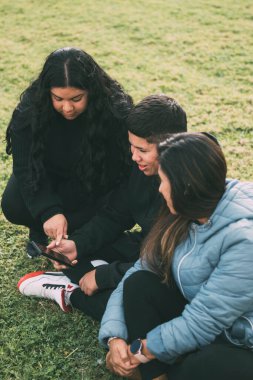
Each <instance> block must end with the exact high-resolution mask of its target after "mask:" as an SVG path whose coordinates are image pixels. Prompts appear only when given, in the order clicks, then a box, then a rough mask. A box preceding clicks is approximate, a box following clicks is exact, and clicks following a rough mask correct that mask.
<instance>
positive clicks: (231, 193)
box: [99, 180, 253, 363]
mask: <svg viewBox="0 0 253 380" xmlns="http://www.w3.org/2000/svg"><path fill="white" fill-rule="evenodd" d="M143 269H144V270H148V268H147V267H146V265H145V263H144V262H141V261H140V260H138V261H137V262H136V264H135V265H134V267H132V268H131V269H130V270H129V271H128V272H127V273H126V275H125V276H124V278H123V280H122V281H121V283H120V284H119V285H118V287H117V289H116V290H115V291H114V292H113V294H112V296H111V298H110V300H109V302H108V305H107V308H106V311H105V314H104V316H103V319H102V322H101V328H100V332H99V340H100V342H101V343H102V344H104V345H105V342H106V339H107V338H108V337H112V336H117V337H120V338H123V339H125V340H127V338H128V334H127V327H126V324H125V320H124V311H123V303H122V292H123V282H124V280H125V279H126V278H127V277H128V276H130V275H131V274H132V273H133V272H135V271H138V270H143ZM172 271H173V275H174V278H175V281H176V283H177V286H178V288H179V289H180V290H181V292H182V294H183V295H184V297H185V298H186V299H187V300H188V301H189V304H187V305H186V307H185V309H184V311H183V313H182V315H181V316H180V317H177V318H175V319H173V320H171V321H168V322H166V323H163V324H161V325H159V326H157V327H156V328H154V329H153V330H151V331H150V332H149V333H148V334H147V347H148V349H149V350H150V352H151V353H152V354H154V355H155V356H156V357H157V359H159V360H161V361H163V362H167V363H173V362H174V361H175V359H176V358H178V357H179V356H180V355H182V354H184V353H187V352H190V351H194V350H196V349H197V348H200V347H202V346H206V345H208V344H209V343H211V342H212V341H214V339H215V338H216V337H217V336H218V335H219V334H221V333H223V334H225V335H226V337H227V339H228V340H229V341H230V342H232V343H234V344H236V345H239V346H244V347H248V348H253V183H249V182H239V181H237V180H231V181H227V184H226V191H225V193H224V195H223V197H222V199H221V200H220V202H219V203H218V205H217V207H216V209H215V211H214V213H213V214H212V216H211V217H210V219H209V220H208V222H207V223H206V224H203V225H198V224H195V223H192V224H191V226H190V229H189V234H188V237H187V239H186V240H185V241H183V242H182V243H181V244H180V245H179V246H178V247H177V248H176V250H175V252H174V257H173V262H172ZM168 302H170V300H169V299H168ZM143 318H148V316H145V315H143Z"/></svg>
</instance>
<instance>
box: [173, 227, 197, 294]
mask: <svg viewBox="0 0 253 380" xmlns="http://www.w3.org/2000/svg"><path fill="white" fill-rule="evenodd" d="M194 239H195V241H194V244H193V247H192V249H191V250H190V251H189V252H187V253H186V254H185V255H184V256H183V257H182V258H181V260H180V261H179V264H178V267H177V278H178V283H179V286H180V289H181V292H182V294H183V296H184V297H185V293H184V290H183V287H182V283H181V280H180V274H179V271H180V267H181V265H182V263H183V261H184V259H186V257H188V256H189V255H190V254H191V253H192V252H193V250H194V248H195V246H196V242H197V232H196V228H195V227H194ZM185 298H186V297H185Z"/></svg>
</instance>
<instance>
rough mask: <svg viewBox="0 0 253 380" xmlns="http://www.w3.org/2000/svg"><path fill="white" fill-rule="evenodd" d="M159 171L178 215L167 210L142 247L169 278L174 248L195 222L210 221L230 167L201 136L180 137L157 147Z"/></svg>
mask: <svg viewBox="0 0 253 380" xmlns="http://www.w3.org/2000/svg"><path fill="white" fill-rule="evenodd" d="M158 152H159V161H160V169H161V171H162V172H163V173H164V174H165V175H166V177H167V178H168V180H169V182H170V186H171V194H170V196H171V199H172V203H173V208H174V209H175V211H176V213H177V214H176V215H171V214H170V212H169V209H168V207H167V206H164V208H163V210H162V212H161V215H160V217H159V218H158V220H157V222H156V224H155V225H154V227H153V228H152V229H151V231H150V233H149V235H148V236H147V238H146V241H145V242H144V245H143V247H142V253H141V254H142V257H145V260H147V262H148V264H149V266H150V267H151V269H153V270H154V271H155V272H156V273H157V274H159V275H160V276H161V277H162V278H163V280H164V281H165V282H168V281H169V278H170V266H171V260H172V257H173V253H174V250H175V248H176V247H177V246H178V244H180V243H181V242H182V241H183V240H184V239H185V238H186V237H187V233H188V229H189V224H190V223H191V222H192V221H193V220H198V219H201V218H208V217H210V216H211V214H212V213H213V211H214V210H215V208H216V206H217V204H218V202H219V200H220V199H221V197H222V195H223V193H224V191H225V180H226V173H227V166H226V161H225V157H224V155H223V153H222V150H221V148H220V146H219V145H218V144H217V143H216V142H215V141H213V140H212V139H210V138H209V137H207V136H205V135H204V134H201V133H179V134H177V135H174V136H172V137H170V138H168V139H167V140H166V141H164V142H162V143H160V144H159V146H158Z"/></svg>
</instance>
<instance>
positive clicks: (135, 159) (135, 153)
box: [132, 147, 141, 162]
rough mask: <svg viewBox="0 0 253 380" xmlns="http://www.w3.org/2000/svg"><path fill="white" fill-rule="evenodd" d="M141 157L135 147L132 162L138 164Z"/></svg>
mask: <svg viewBox="0 0 253 380" xmlns="http://www.w3.org/2000/svg"><path fill="white" fill-rule="evenodd" d="M140 159H141V158H140V156H139V154H138V151H137V149H134V148H133V147H132V160H133V161H135V162H138V161H140Z"/></svg>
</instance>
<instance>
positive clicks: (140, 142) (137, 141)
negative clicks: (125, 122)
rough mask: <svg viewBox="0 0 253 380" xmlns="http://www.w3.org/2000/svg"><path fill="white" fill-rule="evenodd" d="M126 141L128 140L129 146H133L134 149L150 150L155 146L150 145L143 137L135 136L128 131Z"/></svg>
mask: <svg viewBox="0 0 253 380" xmlns="http://www.w3.org/2000/svg"><path fill="white" fill-rule="evenodd" d="M128 139H129V142H130V144H131V145H132V146H134V147H135V148H141V149H152V148H153V147H154V146H155V144H150V143H149V142H148V141H147V140H146V139H144V138H143V137H139V136H136V135H134V134H133V133H131V132H129V131H128Z"/></svg>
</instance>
